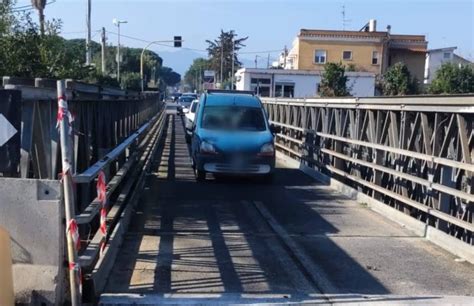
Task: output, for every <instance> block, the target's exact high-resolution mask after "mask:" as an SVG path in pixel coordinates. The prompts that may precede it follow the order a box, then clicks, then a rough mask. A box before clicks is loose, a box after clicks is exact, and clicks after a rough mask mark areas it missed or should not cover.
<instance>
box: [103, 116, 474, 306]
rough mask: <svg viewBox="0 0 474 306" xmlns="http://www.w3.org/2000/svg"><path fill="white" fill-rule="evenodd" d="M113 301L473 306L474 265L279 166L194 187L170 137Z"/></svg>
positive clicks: (173, 126) (176, 130)
mask: <svg viewBox="0 0 474 306" xmlns="http://www.w3.org/2000/svg"><path fill="white" fill-rule="evenodd" d="M162 142H163V143H162V145H161V149H160V150H159V152H158V154H157V156H156V160H155V161H154V167H153V172H152V173H151V174H150V175H149V176H148V178H147V184H146V188H145V190H144V192H143V195H142V199H141V201H140V204H139V206H138V207H137V210H136V212H135V215H134V217H133V219H132V222H131V225H130V228H129V232H128V233H127V235H126V238H125V241H124V244H123V246H122V248H121V250H120V252H119V254H118V257H117V260H116V263H115V265H114V269H113V271H112V273H111V275H110V276H109V280H108V284H107V287H106V290H105V294H103V295H102V297H101V302H102V304H103V305H108V304H116V303H118V302H119V301H120V303H121V304H122V303H123V304H127V303H137V304H156V303H171V304H194V303H202V304H230V303H242V304H248V303H260V302H261V303H332V304H334V303H336V304H337V303H360V302H369V301H370V302H372V303H375V304H377V305H379V304H381V303H401V304H405V303H411V304H428V303H438V304H442V303H446V302H457V303H474V299H473V298H472V296H473V295H474V278H473V277H472V276H473V275H474V267H473V265H471V264H469V263H466V262H462V261H459V260H457V258H456V257H455V256H453V255H451V254H449V253H448V252H446V251H444V250H442V249H440V248H438V247H436V246H434V245H432V244H431V243H429V242H427V241H425V240H423V239H422V238H420V237H417V236H415V235H414V234H413V233H411V232H410V231H408V230H407V229H405V228H403V227H401V226H400V225H398V224H395V223H393V222H391V221H388V220H386V219H384V218H383V217H382V216H380V215H378V214H376V213H375V212H373V211H371V210H369V209H368V208H366V207H364V206H362V205H359V204H357V203H355V202H353V201H351V200H348V199H347V198H345V197H344V196H342V195H339V194H337V193H335V192H334V191H332V190H331V189H329V188H328V187H327V186H323V185H321V184H319V183H317V182H315V181H314V180H313V179H311V178H309V177H308V176H306V175H305V174H303V173H302V172H300V171H298V170H296V169H291V168H289V167H287V166H286V165H285V164H284V163H282V162H279V163H278V168H277V170H276V176H275V180H274V182H273V183H271V184H268V183H264V182H261V181H259V180H255V179H242V178H240V179H235V178H234V179H222V178H221V179H217V180H216V179H214V178H212V177H208V180H207V181H206V182H203V183H197V182H195V180H194V175H193V171H192V168H191V163H190V159H189V151H188V147H187V145H186V143H185V140H184V129H183V126H182V122H181V120H180V119H179V117H175V116H170V121H169V125H168V128H167V132H166V137H165V138H164V139H163V141H162Z"/></svg>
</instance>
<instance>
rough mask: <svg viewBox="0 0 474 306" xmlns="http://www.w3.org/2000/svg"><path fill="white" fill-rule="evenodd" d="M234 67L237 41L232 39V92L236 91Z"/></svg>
mask: <svg viewBox="0 0 474 306" xmlns="http://www.w3.org/2000/svg"><path fill="white" fill-rule="evenodd" d="M234 65H235V40H234V38H233V37H232V79H231V80H232V82H231V86H232V88H231V89H232V90H234V74H235V73H234Z"/></svg>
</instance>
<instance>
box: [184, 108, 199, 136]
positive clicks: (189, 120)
mask: <svg viewBox="0 0 474 306" xmlns="http://www.w3.org/2000/svg"><path fill="white" fill-rule="evenodd" d="M198 107H199V100H198V99H196V100H193V102H191V105H190V106H189V108H184V109H183V113H184V116H185V119H184V120H185V126H186V142H188V143H189V142H190V141H191V136H192V134H193V132H192V129H193V125H194V118H195V116H196V111H197V109H198Z"/></svg>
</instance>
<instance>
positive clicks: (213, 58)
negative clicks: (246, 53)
mask: <svg viewBox="0 0 474 306" xmlns="http://www.w3.org/2000/svg"><path fill="white" fill-rule="evenodd" d="M236 36H237V34H236V33H235V32H234V31H233V30H230V31H228V32H224V31H223V30H221V34H220V35H219V37H218V38H217V39H215V40H213V41H211V40H206V42H207V43H208V45H209V46H208V47H207V52H208V55H209V64H210V68H211V69H212V70H214V71H215V72H216V75H218V76H219V78H220V73H221V66H222V80H220V82H221V83H222V82H224V81H225V80H226V79H228V78H231V77H232V76H231V72H232V53H234V71H236V70H237V69H238V68H240V66H241V65H242V63H241V62H240V61H239V58H238V56H237V51H238V50H240V49H241V48H242V47H245V45H244V44H243V42H244V41H246V40H247V38H248V37H244V38H239V39H235V37H236ZM232 50H234V52H232ZM221 63H222V65H221Z"/></svg>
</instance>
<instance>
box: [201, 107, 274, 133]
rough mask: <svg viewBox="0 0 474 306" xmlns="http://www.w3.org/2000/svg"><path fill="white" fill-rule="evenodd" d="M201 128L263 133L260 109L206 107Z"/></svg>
mask: <svg viewBox="0 0 474 306" xmlns="http://www.w3.org/2000/svg"><path fill="white" fill-rule="evenodd" d="M202 128H204V129H209V130H240V131H265V129H266V125H265V117H264V116H263V111H262V109H261V108H257V107H245V106H206V107H205V108H204V110H203V117H202Z"/></svg>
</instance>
